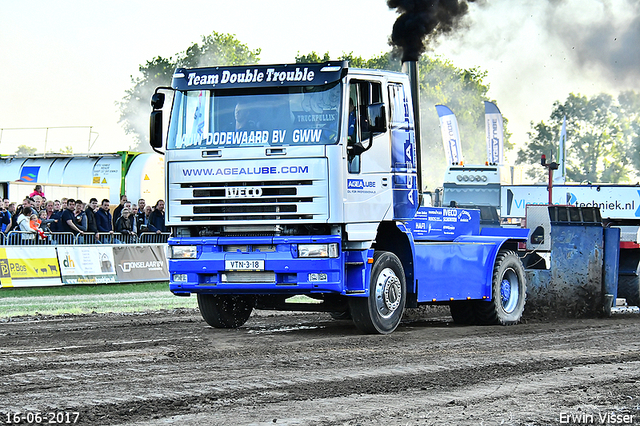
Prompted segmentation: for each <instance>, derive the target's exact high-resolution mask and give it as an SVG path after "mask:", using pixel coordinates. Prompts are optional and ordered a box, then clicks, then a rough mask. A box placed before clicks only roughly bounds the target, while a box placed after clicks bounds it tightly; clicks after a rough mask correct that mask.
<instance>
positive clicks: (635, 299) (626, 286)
mask: <svg viewBox="0 0 640 426" xmlns="http://www.w3.org/2000/svg"><path fill="white" fill-rule="evenodd" d="M618 297H620V298H623V299H626V301H627V305H629V306H640V277H638V276H637V275H618Z"/></svg>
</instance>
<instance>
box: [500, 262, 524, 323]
mask: <svg viewBox="0 0 640 426" xmlns="http://www.w3.org/2000/svg"><path fill="white" fill-rule="evenodd" d="M500 299H501V301H502V309H504V311H505V312H506V313H508V314H510V313H511V312H513V311H514V310H515V309H516V307H517V306H518V300H519V299H520V280H519V279H518V274H516V271H514V270H513V269H507V270H506V271H505V272H504V274H503V275H502V281H501V282H500Z"/></svg>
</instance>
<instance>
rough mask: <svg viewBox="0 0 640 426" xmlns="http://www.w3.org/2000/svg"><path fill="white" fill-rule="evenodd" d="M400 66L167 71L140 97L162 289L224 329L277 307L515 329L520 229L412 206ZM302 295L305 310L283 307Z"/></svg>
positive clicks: (521, 272) (412, 162) (520, 305)
mask: <svg viewBox="0 0 640 426" xmlns="http://www.w3.org/2000/svg"><path fill="white" fill-rule="evenodd" d="M405 67H406V68H407V69H408V70H414V71H413V74H412V73H411V72H409V73H400V72H391V71H381V70H365V69H354V68H349V67H348V63H347V62H326V63H321V64H289V65H249V66H233V67H210V68H195V69H177V70H176V71H175V74H174V75H173V81H172V84H171V87H170V88H158V89H157V90H156V93H155V94H154V95H153V97H152V101H151V103H152V106H153V112H152V113H151V135H150V137H151V145H152V147H153V148H154V149H155V150H157V151H160V150H162V151H163V152H164V155H165V161H166V163H165V170H166V173H165V175H166V191H167V195H166V199H167V203H166V222H167V225H168V226H170V227H171V228H172V230H173V237H172V238H170V239H169V273H170V290H171V291H172V292H173V293H174V294H175V295H178V296H189V295H191V294H196V295H197V297H198V305H199V308H200V311H201V313H202V316H203V318H204V319H205V321H206V322H207V323H208V324H210V325H211V326H213V327H222V328H231V327H238V326H241V325H242V324H244V323H245V322H246V321H247V319H248V318H249V316H250V314H251V312H252V310H253V309H254V308H256V309H278V310H283V309H288V310H310V311H325V312H329V313H331V315H332V316H333V317H334V318H351V319H352V320H353V322H354V323H355V325H356V326H357V327H358V329H360V330H361V331H362V332H365V333H382V334H386V333H391V332H392V331H394V330H395V329H396V327H397V326H398V324H399V323H400V321H401V318H402V314H403V311H404V309H405V308H415V307H418V306H420V305H422V304H449V305H450V307H451V313H452V315H453V318H454V320H456V321H457V322H460V323H483V324H504V325H510V324H515V323H517V322H518V321H519V320H520V317H521V315H522V313H523V310H524V305H525V298H526V275H525V269H524V266H523V263H522V260H521V258H522V256H521V252H519V247H523V244H519V243H522V242H524V241H525V240H526V238H527V230H522V229H500V228H498V229H490V228H487V229H483V230H482V231H481V230H480V226H479V222H480V214H479V211H478V210H473V209H456V208H435V207H426V206H421V199H422V191H421V188H422V184H421V179H420V171H421V170H422V168H423V167H428V164H425V165H423V164H422V162H421V161H420V150H419V141H417V140H416V139H417V138H416V135H418V134H419V131H417V130H416V122H417V121H418V120H415V119H414V116H415V115H416V111H417V103H418V100H417V97H416V96H415V95H412V84H413V87H414V88H415V87H417V86H416V81H417V80H416V77H415V75H416V73H415V69H416V64H415V63H406V64H405ZM408 74H412V75H413V77H412V78H411V79H410V78H409V75H408ZM412 81H413V83H412ZM167 90H170V91H172V92H173V101H172V105H171V118H170V121H169V125H168V132H167V134H166V137H165V136H164V135H163V133H164V132H163V124H162V122H163V118H162V116H163V105H164V99H165V96H164V93H165V91H167ZM413 90H415V89H413ZM412 99H413V101H412ZM414 102H415V104H414ZM167 109H168V108H167ZM300 295H303V296H307V297H306V298H300V297H297V298H296V299H295V300H298V301H299V300H300V299H304V300H308V301H309V303H289V302H290V301H291V298H292V297H294V296H300Z"/></svg>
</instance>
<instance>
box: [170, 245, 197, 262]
mask: <svg viewBox="0 0 640 426" xmlns="http://www.w3.org/2000/svg"><path fill="white" fill-rule="evenodd" d="M169 255H170V257H171V259H196V258H197V257H198V250H197V248H196V246H169Z"/></svg>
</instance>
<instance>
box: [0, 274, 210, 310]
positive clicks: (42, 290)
mask: <svg viewBox="0 0 640 426" xmlns="http://www.w3.org/2000/svg"><path fill="white" fill-rule="evenodd" d="M197 305H198V302H197V300H196V298H195V297H177V296H174V295H173V294H171V292H170V291H169V285H168V284H167V283H166V282H159V283H139V284H108V285H107V284H102V285H81V286H61V287H36V288H8V289H7V288H3V289H1V290H0V318H10V317H16V316H28V315H62V314H75V315H79V314H88V313H94V312H95V313H107V312H140V311H153V310H159V309H179V308H196V307H197Z"/></svg>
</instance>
